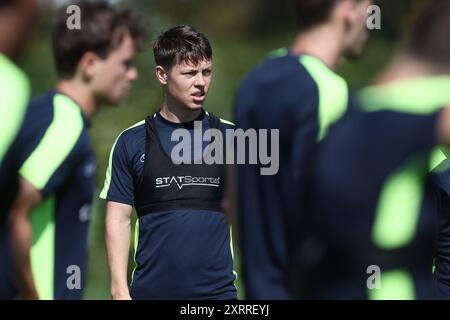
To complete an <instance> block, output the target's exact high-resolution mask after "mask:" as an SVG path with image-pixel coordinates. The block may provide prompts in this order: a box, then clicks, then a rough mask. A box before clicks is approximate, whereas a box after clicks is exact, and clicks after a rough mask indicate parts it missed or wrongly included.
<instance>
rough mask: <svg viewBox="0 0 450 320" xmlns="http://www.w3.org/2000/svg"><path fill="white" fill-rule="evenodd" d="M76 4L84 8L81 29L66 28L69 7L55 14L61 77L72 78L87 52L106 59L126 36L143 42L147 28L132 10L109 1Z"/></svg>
mask: <svg viewBox="0 0 450 320" xmlns="http://www.w3.org/2000/svg"><path fill="white" fill-rule="evenodd" d="M76 5H77V6H78V7H79V8H80V10H81V28H80V29H79V30H77V29H74V30H70V29H69V28H68V27H67V18H68V15H67V13H66V7H62V8H61V9H60V10H59V11H58V13H57V15H56V21H55V25H54V28H53V37H52V38H53V53H54V57H55V65H56V71H57V73H58V75H59V77H62V78H70V77H72V76H73V75H74V73H75V70H76V68H77V66H78V63H79V62H80V59H81V57H82V56H83V55H84V54H85V53H86V52H94V53H96V54H98V55H99V56H100V57H101V58H106V57H107V56H108V54H109V53H110V52H111V51H112V50H114V49H115V48H117V46H119V45H120V44H121V42H122V40H123V38H124V37H125V36H126V35H130V36H131V37H132V38H133V40H134V41H135V43H136V45H137V46H138V47H139V45H140V44H141V43H142V41H143V39H144V36H145V30H144V28H143V26H142V25H141V24H140V21H139V19H138V18H137V17H136V16H135V15H134V14H133V13H132V12H131V11H130V10H125V9H124V10H119V9H117V8H114V7H113V6H111V5H110V4H108V3H107V2H106V1H95V2H92V1H85V0H84V1H79V2H77V3H76Z"/></svg>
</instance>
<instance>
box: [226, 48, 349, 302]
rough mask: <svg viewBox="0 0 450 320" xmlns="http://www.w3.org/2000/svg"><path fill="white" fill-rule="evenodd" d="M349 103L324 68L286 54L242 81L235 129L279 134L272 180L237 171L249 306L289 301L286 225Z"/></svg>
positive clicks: (342, 85) (250, 170)
mask: <svg viewBox="0 0 450 320" xmlns="http://www.w3.org/2000/svg"><path fill="white" fill-rule="evenodd" d="M348 99H349V97H348V87H347V84H346V82H345V80H344V79H342V78H341V77H340V76H338V75H337V74H335V73H334V72H333V71H332V70H330V69H329V68H328V67H327V66H326V65H325V64H324V63H323V62H322V61H320V60H319V59H318V58H316V57H313V56H310V55H300V56H296V55H290V54H289V53H288V51H287V50H286V49H280V50H278V51H276V52H274V53H273V54H271V56H270V57H269V58H267V59H266V60H264V61H263V62H262V63H260V64H259V65H258V66H256V67H255V68H254V69H253V70H251V71H250V72H249V73H248V74H247V75H246V76H245V78H244V79H243V80H242V82H241V84H240V86H239V88H238V91H237V94H236V99H235V110H234V112H235V123H236V127H237V128H242V129H244V130H246V129H256V130H258V129H278V130H279V135H280V141H279V143H280V150H279V152H280V154H279V172H278V173H277V174H276V175H270V176H269V175H267V176H262V175H261V174H260V167H259V166H258V165H249V164H246V165H238V166H237V172H238V175H237V176H238V177H237V179H238V191H237V195H238V205H239V208H238V209H239V227H240V230H239V231H240V234H239V239H240V252H241V256H242V258H241V264H242V271H243V279H244V284H245V293H246V298H247V299H288V298H289V294H288V293H287V290H286V266H287V263H288V256H289V251H290V250H291V246H292V240H291V239H290V236H289V234H291V231H290V230H289V227H288V226H289V225H291V221H290V219H291V218H292V217H295V214H297V213H298V212H299V209H298V207H297V203H299V202H300V201H301V198H302V197H303V194H304V190H305V188H306V187H307V186H305V185H304V181H305V174H306V173H307V172H309V171H310V167H311V155H312V154H313V153H314V148H315V147H316V145H317V142H318V141H320V140H321V139H323V137H325V136H326V134H327V131H328V127H329V125H331V124H332V123H333V122H335V121H336V120H338V119H339V118H340V117H341V116H342V114H343V113H344V112H345V110H346V108H347V104H348ZM300 214H301V213H300ZM288 217H289V218H288Z"/></svg>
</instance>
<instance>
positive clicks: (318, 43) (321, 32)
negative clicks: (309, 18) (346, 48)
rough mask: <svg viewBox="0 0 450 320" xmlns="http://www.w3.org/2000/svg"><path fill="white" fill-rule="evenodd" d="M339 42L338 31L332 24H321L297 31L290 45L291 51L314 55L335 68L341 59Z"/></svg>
mask: <svg viewBox="0 0 450 320" xmlns="http://www.w3.org/2000/svg"><path fill="white" fill-rule="evenodd" d="M340 43H341V40H340V39H339V32H338V31H337V32H336V30H334V27H333V26H332V25H323V26H320V27H317V28H314V29H311V30H308V31H305V32H301V33H299V34H298V35H297V37H296V38H295V40H294V43H293V44H292V46H291V52H292V54H309V55H312V56H315V57H317V58H318V59H320V60H321V61H322V62H323V63H325V64H326V65H327V66H328V67H329V68H330V69H331V70H336V69H337V67H338V66H339V64H340V62H341V60H342V56H341V55H342V52H341V51H342V48H341V44H340Z"/></svg>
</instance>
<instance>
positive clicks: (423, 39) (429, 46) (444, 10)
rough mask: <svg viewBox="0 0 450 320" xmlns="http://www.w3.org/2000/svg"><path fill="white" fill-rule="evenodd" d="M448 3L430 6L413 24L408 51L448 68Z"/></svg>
mask: <svg viewBox="0 0 450 320" xmlns="http://www.w3.org/2000/svg"><path fill="white" fill-rule="evenodd" d="M449 30H450V1H449V0H442V1H437V2H434V3H433V4H431V5H430V6H429V7H428V9H427V10H426V11H425V12H424V14H423V15H422V16H421V17H420V19H419V20H418V22H417V23H416V24H415V26H414V28H413V31H412V34H411V40H410V44H409V51H410V53H411V54H413V55H414V56H415V57H417V58H419V59H421V60H424V61H427V62H429V63H432V64H435V65H446V66H450V33H449Z"/></svg>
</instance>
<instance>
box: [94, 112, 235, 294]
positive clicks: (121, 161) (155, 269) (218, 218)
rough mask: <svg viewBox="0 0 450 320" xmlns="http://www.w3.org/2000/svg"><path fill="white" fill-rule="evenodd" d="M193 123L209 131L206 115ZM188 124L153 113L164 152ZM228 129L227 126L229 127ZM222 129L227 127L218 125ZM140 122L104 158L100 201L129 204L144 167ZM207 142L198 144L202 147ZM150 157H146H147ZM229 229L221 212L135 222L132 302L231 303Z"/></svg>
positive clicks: (184, 212)
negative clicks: (220, 301) (105, 158)
mask: <svg viewBox="0 0 450 320" xmlns="http://www.w3.org/2000/svg"><path fill="white" fill-rule="evenodd" d="M196 121H202V129H203V130H207V129H208V128H209V120H208V114H207V113H206V112H204V111H203V112H202V113H201V114H200V116H199V118H198V119H197V120H196ZM191 124H192V122H190V123H182V124H177V123H172V122H169V121H167V120H166V119H164V118H163V117H162V116H161V115H160V114H159V113H157V114H156V118H155V125H156V130H157V131H158V135H159V137H160V140H161V144H162V146H163V148H164V151H165V152H166V153H167V154H168V155H170V154H171V150H172V148H173V147H174V146H175V145H176V144H177V143H179V142H178V141H171V134H172V132H173V131H174V130H176V129H179V128H186V129H188V130H189V132H190V133H191V137H192V139H191V140H192V143H194V141H193V140H194V139H193V138H194V135H193V132H194V131H193V126H192V125H191ZM229 124H231V123H229ZM222 125H223V126H224V127H227V128H230V125H227V122H226V121H224V120H222ZM145 138H146V134H145V121H141V122H139V123H137V124H136V125H134V126H132V127H130V128H128V129H126V130H125V131H123V132H122V133H121V134H120V135H119V137H118V138H117V140H116V142H115V144H114V146H113V148H112V150H111V156H110V162H109V167H108V169H107V173H106V180H105V186H104V188H103V191H102V193H101V194H100V198H102V199H106V200H108V201H114V202H119V203H125V204H129V205H132V206H133V205H134V204H135V193H134V192H135V188H136V186H137V184H138V182H139V181H140V179H141V178H142V172H143V168H144V162H145ZM206 145H207V142H204V143H203V146H204V147H205V146H206ZM150 156H151V155H150ZM229 228H230V227H229V224H228V222H227V220H226V217H225V215H224V213H223V212H215V211H198V210H174V211H171V212H161V213H152V214H148V215H144V216H142V217H140V218H139V219H138V221H137V226H136V232H137V248H136V249H135V262H136V268H135V270H134V272H133V280H132V284H131V287H130V294H131V297H132V298H133V299H221V300H222V299H223V300H227V299H236V297H237V296H236V288H235V286H234V284H233V282H234V280H235V274H234V272H233V260H232V251H231V239H230V233H229Z"/></svg>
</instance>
